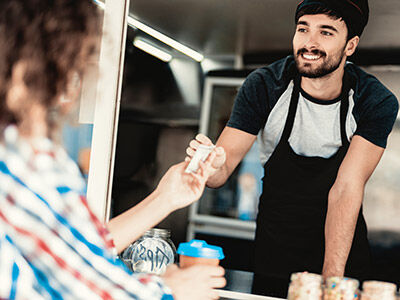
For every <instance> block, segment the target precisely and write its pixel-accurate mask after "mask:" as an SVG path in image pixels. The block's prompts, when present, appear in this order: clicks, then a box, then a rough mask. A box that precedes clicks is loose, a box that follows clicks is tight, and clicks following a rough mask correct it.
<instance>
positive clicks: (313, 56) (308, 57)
mask: <svg viewBox="0 0 400 300" xmlns="http://www.w3.org/2000/svg"><path fill="white" fill-rule="evenodd" d="M301 57H302V58H303V59H305V60H309V61H317V60H318V59H320V58H321V57H322V55H318V54H308V53H302V54H301Z"/></svg>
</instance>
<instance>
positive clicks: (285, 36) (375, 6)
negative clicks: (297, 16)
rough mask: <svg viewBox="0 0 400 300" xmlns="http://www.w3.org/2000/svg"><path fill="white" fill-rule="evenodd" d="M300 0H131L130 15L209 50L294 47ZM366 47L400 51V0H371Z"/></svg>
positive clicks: (223, 53) (228, 52) (215, 53)
mask: <svg viewBox="0 0 400 300" xmlns="http://www.w3.org/2000/svg"><path fill="white" fill-rule="evenodd" d="M298 1H299V0H131V3H130V15H131V16H132V17H135V18H136V19H138V20H140V21H142V22H143V23H145V24H147V25H149V26H151V27H153V28H155V29H156V30H158V31H160V32H162V33H164V34H166V35H168V36H170V37H172V38H174V39H176V40H178V41H179V42H181V43H183V44H185V45H187V46H189V47H191V48H193V49H194V50H197V51H199V52H201V53H202V54H204V56H206V57H221V58H222V57H229V56H233V55H235V54H244V55H246V54H247V55H248V54H253V53H260V52H268V51H277V50H278V51H280V50H289V49H290V48H291V38H292V35H293V30H294V17H293V16H294V11H295V8H296V5H297V3H298ZM369 2H370V10H371V14H370V22H369V24H368V26H367V28H366V30H365V32H364V35H363V36H362V39H361V43H360V48H361V49H389V50H396V49H399V51H400V33H399V31H400V0H370V1H369Z"/></svg>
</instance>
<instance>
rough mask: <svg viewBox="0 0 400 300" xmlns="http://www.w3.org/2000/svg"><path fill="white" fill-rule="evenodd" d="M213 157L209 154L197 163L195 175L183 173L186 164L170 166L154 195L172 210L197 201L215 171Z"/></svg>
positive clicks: (212, 154)
mask: <svg viewBox="0 0 400 300" xmlns="http://www.w3.org/2000/svg"><path fill="white" fill-rule="evenodd" d="M215 156H216V154H215V152H214V151H213V152H211V154H210V155H209V157H208V158H207V160H206V161H205V162H200V163H199V169H198V171H197V172H196V173H185V169H186V167H187V165H188V162H182V163H179V164H177V165H174V166H172V167H171V168H169V170H168V171H167V173H165V175H164V176H163V178H161V180H160V183H159V184H158V186H157V188H156V190H155V191H154V193H155V194H156V195H157V196H158V197H159V198H162V199H164V201H169V202H170V203H171V205H172V210H176V209H179V208H182V207H185V206H188V205H190V204H192V203H193V202H194V201H197V200H198V199H199V198H200V196H201V195H202V193H203V191H204V187H205V185H206V182H207V179H208V177H209V176H210V174H211V173H213V172H214V171H215V169H214V167H213V166H212V163H213V161H214V159H215Z"/></svg>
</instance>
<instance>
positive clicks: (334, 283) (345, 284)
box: [324, 276, 360, 300]
mask: <svg viewBox="0 0 400 300" xmlns="http://www.w3.org/2000/svg"><path fill="white" fill-rule="evenodd" d="M359 284H360V283H359V281H358V280H357V279H352V278H347V277H336V276H335V277H329V278H327V279H326V282H325V287H324V300H353V299H358V294H359V291H358V286H359Z"/></svg>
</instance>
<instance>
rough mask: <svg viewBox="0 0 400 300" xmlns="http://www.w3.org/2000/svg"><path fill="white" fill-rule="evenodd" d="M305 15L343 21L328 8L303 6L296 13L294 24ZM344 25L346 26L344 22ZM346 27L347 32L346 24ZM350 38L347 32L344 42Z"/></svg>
mask: <svg viewBox="0 0 400 300" xmlns="http://www.w3.org/2000/svg"><path fill="white" fill-rule="evenodd" d="M305 15H327V16H328V17H330V18H332V19H334V20H343V18H342V17H341V16H339V14H338V13H337V12H336V11H334V10H332V9H330V8H327V7H323V6H320V5H317V4H315V5H308V6H304V7H302V8H301V9H300V10H299V11H298V12H297V13H296V17H295V21H296V24H297V23H298V22H299V19H300V18H301V17H302V16H305ZM343 21H344V20H343ZM344 23H345V24H346V22H345V21H344ZM346 27H347V30H348V29H349V28H348V26H347V24H346ZM350 38H351V37H350V35H349V33H348V32H347V38H346V40H347V41H348V40H349V39H350Z"/></svg>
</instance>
